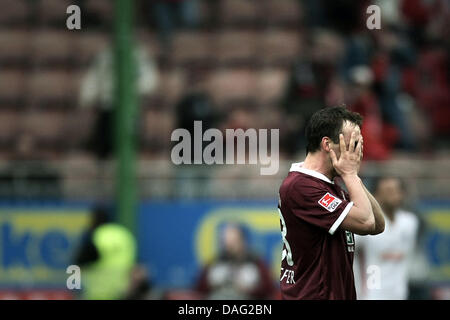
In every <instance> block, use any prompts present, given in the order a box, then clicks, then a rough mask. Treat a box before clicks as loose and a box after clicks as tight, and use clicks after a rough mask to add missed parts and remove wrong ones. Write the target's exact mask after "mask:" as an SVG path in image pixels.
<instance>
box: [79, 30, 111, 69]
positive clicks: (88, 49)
mask: <svg viewBox="0 0 450 320" xmlns="http://www.w3.org/2000/svg"><path fill="white" fill-rule="evenodd" d="M75 35H76V36H75V37H74V42H75V49H74V51H73V55H74V57H73V59H74V61H75V62H76V63H77V65H79V66H80V67H87V66H88V65H89V64H90V63H92V62H93V60H94V58H95V56H96V55H97V54H98V53H99V52H100V51H101V50H102V49H103V48H105V47H106V46H107V45H108V43H109V35H107V34H105V33H102V32H92V31H91V32H85V33H82V34H77V33H75Z"/></svg>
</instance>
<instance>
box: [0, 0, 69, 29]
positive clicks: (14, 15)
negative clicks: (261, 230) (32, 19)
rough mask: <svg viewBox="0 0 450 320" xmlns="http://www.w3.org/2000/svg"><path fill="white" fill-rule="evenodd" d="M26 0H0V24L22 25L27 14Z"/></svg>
mask: <svg viewBox="0 0 450 320" xmlns="http://www.w3.org/2000/svg"><path fill="white" fill-rule="evenodd" d="M27 2H28V1H25V0H2V3H1V6H2V7H1V10H0V25H7V26H22V25H24V24H25V23H26V20H27V18H28V16H29V7H28V5H27ZM64 12H65V11H64Z"/></svg>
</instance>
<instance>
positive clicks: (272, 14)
mask: <svg viewBox="0 0 450 320" xmlns="http://www.w3.org/2000/svg"><path fill="white" fill-rule="evenodd" d="M263 3H264V11H265V15H264V16H265V17H266V22H267V23H268V24H269V25H283V26H291V27H294V26H298V25H299V24H300V22H301V18H302V16H301V7H300V1H298V0H281V1H280V0H263Z"/></svg>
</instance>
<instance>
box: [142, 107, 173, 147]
mask: <svg viewBox="0 0 450 320" xmlns="http://www.w3.org/2000/svg"><path fill="white" fill-rule="evenodd" d="M140 118H141V123H140V126H141V137H142V138H141V139H142V140H141V141H142V146H143V148H144V149H150V150H151V151H157V150H165V149H166V148H167V147H168V145H167V143H166V141H170V135H171V134H172V130H173V129H174V121H175V119H174V115H173V113H171V112H167V110H154V109H147V110H143V111H142V114H141V117H140Z"/></svg>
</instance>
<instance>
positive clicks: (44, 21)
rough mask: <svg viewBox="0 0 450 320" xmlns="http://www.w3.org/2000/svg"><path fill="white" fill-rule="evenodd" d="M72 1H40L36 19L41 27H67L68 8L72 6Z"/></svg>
mask: <svg viewBox="0 0 450 320" xmlns="http://www.w3.org/2000/svg"><path fill="white" fill-rule="evenodd" d="M72 2H73V1H70V0H40V1H37V13H36V17H38V19H39V23H40V24H41V25H55V26H56V25H59V26H61V27H62V28H65V27H66V19H67V17H68V15H67V14H66V10H67V7H68V6H70V5H71V4H72Z"/></svg>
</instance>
